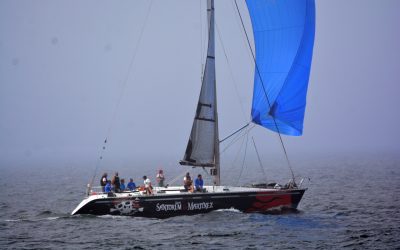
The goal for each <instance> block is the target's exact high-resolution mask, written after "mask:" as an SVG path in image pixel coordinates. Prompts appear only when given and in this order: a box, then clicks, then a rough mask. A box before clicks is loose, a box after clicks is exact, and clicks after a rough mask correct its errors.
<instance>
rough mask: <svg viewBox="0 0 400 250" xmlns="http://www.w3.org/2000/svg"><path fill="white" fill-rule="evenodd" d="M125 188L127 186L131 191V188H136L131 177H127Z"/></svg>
mask: <svg viewBox="0 0 400 250" xmlns="http://www.w3.org/2000/svg"><path fill="white" fill-rule="evenodd" d="M127 188H128V189H129V190H131V191H133V190H135V189H136V184H135V183H134V182H133V179H132V178H130V179H129V182H128V186H127Z"/></svg>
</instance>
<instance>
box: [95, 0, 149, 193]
mask: <svg viewBox="0 0 400 250" xmlns="http://www.w3.org/2000/svg"><path fill="white" fill-rule="evenodd" d="M152 5H153V0H151V1H150V4H149V6H148V8H147V13H146V17H145V20H144V22H143V26H142V28H141V31H140V33H139V37H138V41H137V43H136V47H135V49H134V51H133V54H132V57H131V60H130V63H129V67H128V72H127V74H126V76H125V79H124V81H123V85H122V89H121V92H120V94H119V97H118V100H117V104H116V105H115V107H114V111H113V115H112V119H111V122H110V125H109V126H108V130H107V133H106V138H105V140H104V143H103V147H102V150H103V152H104V151H105V149H106V147H105V145H106V144H107V140H108V138H109V136H110V134H111V130H112V128H113V125H114V123H113V121H114V120H115V118H116V116H117V110H118V108H119V105H120V104H121V100H122V97H123V95H124V90H125V88H126V85H127V83H128V79H129V75H130V72H131V69H132V67H133V64H134V62H135V59H136V55H137V52H138V48H139V44H140V42H141V40H142V36H143V33H144V28H145V27H146V24H147V20H148V18H149V15H150V10H151V6H152ZM102 159H103V156H102V154H101V153H100V157H99V158H98V160H97V163H96V167H95V170H94V174H93V177H92V180H91V181H90V186H92V185H93V182H94V179H95V178H96V174H97V170H98V168H99V166H100V162H101V160H102Z"/></svg>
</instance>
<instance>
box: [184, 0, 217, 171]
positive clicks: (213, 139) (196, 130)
mask: <svg viewBox="0 0 400 250" xmlns="http://www.w3.org/2000/svg"><path fill="white" fill-rule="evenodd" d="M207 17H208V50H207V59H206V65H205V70H204V76H203V82H202V86H201V92H200V97H199V102H198V103H197V110H196V114H195V118H194V121H193V126H192V131H191V133H190V138H189V142H188V145H187V147H186V151H185V156H184V158H183V160H182V161H180V164H182V165H191V166H202V167H215V166H216V165H217V164H218V163H217V161H218V159H217V160H216V159H215V158H218V156H216V155H218V153H219V152H218V143H219V142H218V140H219V139H218V117H217V101H216V86H215V46H214V1H213V0H208V1H207Z"/></svg>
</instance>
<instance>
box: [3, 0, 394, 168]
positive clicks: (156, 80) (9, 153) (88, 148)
mask: <svg viewBox="0 0 400 250" xmlns="http://www.w3.org/2000/svg"><path fill="white" fill-rule="evenodd" d="M238 3H239V7H240V11H241V14H242V15H243V16H244V18H245V24H246V29H247V32H248V33H249V34H252V31H251V27H250V20H249V17H248V13H247V9H246V7H245V3H244V1H239V2H238ZM205 5H206V4H205V2H202V3H200V1H178V0H176V1H172V0H171V1H154V2H153V3H152V5H151V6H150V1H134V2H131V1H120V2H118V3H115V2H105V1H104V2H97V1H86V2H79V3H78V2H76V3H71V2H68V1H59V2H52V1H43V2H41V4H37V3H35V2H24V1H1V2H0V149H1V150H0V159H1V160H0V168H12V167H16V166H24V167H25V166H27V167H29V166H39V165H41V164H46V162H48V164H56V163H57V162H60V163H59V164H56V165H65V166H68V165H69V164H70V165H78V166H79V165H88V168H89V169H90V170H92V169H93V168H94V165H95V163H96V161H97V159H98V157H99V156H100V155H102V154H100V152H101V151H102V150H101V147H102V146H103V141H104V140H105V138H107V139H108V143H107V149H106V150H105V153H104V164H102V165H104V168H109V167H108V166H115V165H118V164H137V165H140V164H143V163H146V161H147V163H149V164H154V165H155V166H154V168H156V167H157V166H159V165H162V164H164V165H165V166H172V164H176V165H178V164H177V163H178V162H177V161H179V160H180V159H181V157H183V154H184V150H185V148H186V144H187V140H188V138H189V134H190V129H191V126H192V121H193V117H194V113H195V107H196V103H197V100H198V95H199V89H200V84H201V83H200V79H201V64H202V63H203V62H204V59H205V58H203V57H204V50H205V48H206V44H205V43H206V42H205V41H206V30H205V28H206V22H205V19H206V13H205V11H203V12H204V13H203V12H202V10H205ZM215 5H216V6H215V11H216V12H215V13H216V14H215V15H216V24H217V29H216V67H217V69H216V70H217V85H218V87H217V88H218V90H217V95H218V98H219V100H218V101H219V103H218V108H219V112H218V113H219V115H220V118H219V119H220V124H219V126H220V137H221V138H223V137H225V136H226V135H228V134H230V133H232V132H233V131H235V130H236V129H238V128H240V127H241V126H243V125H244V124H246V123H247V122H249V120H250V109H251V98H252V91H253V74H254V63H253V62H252V59H251V56H250V54H249V49H248V47H247V45H246V43H245V41H244V39H245V38H244V36H243V33H242V32H243V31H242V30H241V26H240V25H239V23H238V17H237V13H236V12H235V11H236V10H235V9H234V8H233V5H232V1H228V0H226V1H224V0H222V1H216V3H215ZM149 9H150V12H148V10H149ZM399 10H400V2H399V1H395V0H385V1H373V0H370V1H361V0H354V1H344V0H341V1H330V2H328V1H318V2H316V14H317V16H316V33H315V43H314V53H313V62H312V68H311V74H310V83H309V87H308V96H307V107H306V114H305V121H304V135H303V136H300V137H288V136H284V137H283V140H284V142H285V145H286V148H287V150H288V154H289V157H290V158H291V160H292V161H295V160H296V159H301V158H304V157H306V158H307V157H309V158H310V159H312V158H313V157H317V158H318V157H319V156H330V155H336V154H344V155H346V154H350V155H351V154H354V155H359V154H365V155H368V154H372V155H374V154H377V155H379V154H382V155H386V154H391V155H395V154H396V153H398V151H399V149H400V142H399V141H398V138H400V130H399V129H398V128H399V127H400V113H399V112H398V110H397V107H399V106H400V99H399V97H398V93H399V90H400V88H399V84H398V81H399V80H398V72H400V64H399V63H398V58H400V35H399V31H398V24H399V23H400V16H399V15H398V11H399ZM147 13H148V19H147V21H145V20H146V16H147ZM143 26H144V29H143V33H141V32H142V28H143ZM140 34H142V36H140ZM139 37H141V39H139ZM224 50H225V52H226V54H227V57H228V61H226V59H225V54H224ZM132 58H133V61H132ZM131 62H133V63H132V67H131V66H130V65H131ZM118 103H119V105H118ZM117 106H118V107H117ZM116 107H117V108H116ZM251 136H254V138H255V140H256V142H257V147H258V150H259V152H260V154H261V156H262V157H261V158H262V159H263V160H264V161H265V162H269V161H270V160H271V159H275V158H276V159H282V157H283V153H282V149H281V146H280V144H279V139H278V137H277V135H276V134H274V133H273V132H271V131H268V130H266V129H263V128H261V127H255V128H254V129H253V130H252V132H251ZM237 144H240V141H239V142H238V143H237ZM224 147H225V146H224V144H222V145H221V148H224ZM237 147H238V146H237ZM250 147H251V145H249V148H250ZM233 151H235V150H233ZM235 153H236V152H231V153H228V152H227V153H226V155H224V156H223V157H227V159H228V160H226V162H229V159H231V158H234V156H235ZM251 154H253V156H254V153H251ZM175 160H176V162H175V163H174V161H175ZM254 161H256V158H254ZM294 165H295V164H294ZM117 167H118V166H116V168H117Z"/></svg>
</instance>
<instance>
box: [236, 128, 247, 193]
mask: <svg viewBox="0 0 400 250" xmlns="http://www.w3.org/2000/svg"><path fill="white" fill-rule="evenodd" d="M248 144H249V133H247V134H246V146H245V148H244V156H243V161H242V169H241V170H240V175H239V178H238V179H237V181H236V186H237V185H238V184H239V181H240V178H242V174H243V169H244V164H245V162H246V155H247V145H248Z"/></svg>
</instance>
